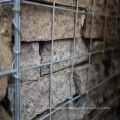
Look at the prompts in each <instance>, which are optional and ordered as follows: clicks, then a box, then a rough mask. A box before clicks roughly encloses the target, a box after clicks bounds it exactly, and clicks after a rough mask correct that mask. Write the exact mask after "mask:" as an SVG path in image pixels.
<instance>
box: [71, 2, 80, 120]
mask: <svg viewBox="0 0 120 120" xmlns="http://www.w3.org/2000/svg"><path fill="white" fill-rule="evenodd" d="M77 19H78V0H77V7H76V18H75V31H74V32H75V34H74V47H73V59H72V76H71V85H70V98H69V99H70V100H71V99H72V97H73V96H72V84H73V71H74V57H75V43H76V32H77ZM69 108H70V113H69V117H70V120H72V116H71V114H72V111H71V102H70V105H69Z"/></svg>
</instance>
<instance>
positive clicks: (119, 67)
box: [111, 0, 120, 117]
mask: <svg viewBox="0 0 120 120" xmlns="http://www.w3.org/2000/svg"><path fill="white" fill-rule="evenodd" d="M119 2H120V1H119V0H118V1H117V14H116V25H115V33H114V40H115V36H116V27H117V24H118V23H117V20H118V14H119V4H120V3H119ZM113 47H114V41H113ZM112 57H113V51H112V56H111V58H112ZM118 59H119V62H118V71H117V72H119V71H120V57H119V58H118ZM111 68H112V61H111ZM119 78H120V76H119V75H118V76H117V81H116V97H117V95H118V84H119V82H118V81H119ZM116 117H117V107H116Z"/></svg>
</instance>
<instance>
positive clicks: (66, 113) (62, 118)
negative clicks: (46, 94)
mask: <svg viewBox="0 0 120 120" xmlns="http://www.w3.org/2000/svg"><path fill="white" fill-rule="evenodd" d="M84 97H85V96H83V97H82V98H79V99H78V100H75V101H73V102H72V107H73V109H72V110H71V117H72V120H76V119H77V120H83V118H84V117H85V113H86V109H85V108H86V103H87V101H86V99H85V100H83V101H81V102H80V103H79V104H78V105H77V106H76V107H74V105H76V104H77V103H78V102H79V101H80V100H82V99H83V98H84ZM65 102H66V101H64V102H63V103H61V104H64V103H65ZM61 104H59V106H60V105H61ZM59 106H56V107H55V108H58V107H59ZM96 106H97V99H96V96H94V97H91V98H89V99H88V107H91V108H94V107H96ZM68 107H69V104H67V105H66V106H64V107H62V108H61V109H60V110H58V111H56V112H55V113H53V114H52V115H51V117H52V120H69V119H70V110H69V109H68ZM92 111H93V109H89V110H88V113H91V112H92ZM48 113H49V111H46V112H44V113H43V114H40V115H38V116H37V117H35V119H33V120H39V119H41V118H42V117H43V116H45V115H46V114H48ZM49 118H50V117H49V116H48V117H47V118H45V120H49Z"/></svg>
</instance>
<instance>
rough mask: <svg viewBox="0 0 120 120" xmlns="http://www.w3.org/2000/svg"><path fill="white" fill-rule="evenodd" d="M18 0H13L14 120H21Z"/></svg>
mask: <svg viewBox="0 0 120 120" xmlns="http://www.w3.org/2000/svg"><path fill="white" fill-rule="evenodd" d="M20 5H21V1H20V0H15V1H14V9H13V10H14V12H15V14H14V25H15V46H14V52H15V53H16V54H15V69H16V70H17V72H16V79H15V120H21V80H20V79H21V58H20V52H21V34H20Z"/></svg>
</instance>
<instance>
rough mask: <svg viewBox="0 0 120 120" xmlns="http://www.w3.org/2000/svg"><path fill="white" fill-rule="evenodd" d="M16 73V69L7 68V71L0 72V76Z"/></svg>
mask: <svg viewBox="0 0 120 120" xmlns="http://www.w3.org/2000/svg"><path fill="white" fill-rule="evenodd" d="M13 73H16V70H15V69H14V70H9V71H5V72H0V76H4V75H8V74H13Z"/></svg>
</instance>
